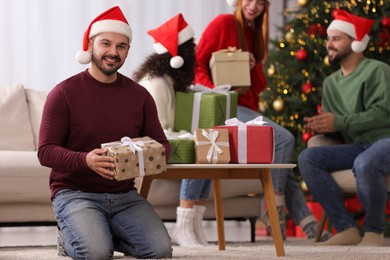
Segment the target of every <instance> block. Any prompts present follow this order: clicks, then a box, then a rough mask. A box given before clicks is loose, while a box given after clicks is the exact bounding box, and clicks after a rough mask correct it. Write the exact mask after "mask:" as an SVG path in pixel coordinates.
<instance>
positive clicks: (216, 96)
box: [174, 85, 238, 133]
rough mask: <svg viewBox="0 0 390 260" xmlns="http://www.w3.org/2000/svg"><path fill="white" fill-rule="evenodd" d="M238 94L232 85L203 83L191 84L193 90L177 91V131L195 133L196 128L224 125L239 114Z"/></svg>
mask: <svg viewBox="0 0 390 260" xmlns="http://www.w3.org/2000/svg"><path fill="white" fill-rule="evenodd" d="M237 102H238V95H237V93H236V92H234V91H230V86H228V85H224V86H217V87H215V88H214V89H211V88H207V87H205V86H201V85H193V86H191V91H186V92H184V91H183V92H181V91H178V92H176V107H175V127H174V128H175V131H176V132H178V131H181V130H185V131H188V132H191V133H194V130H195V129H196V128H212V127H214V126H216V125H223V124H224V122H225V120H226V119H228V118H232V117H236V116H237Z"/></svg>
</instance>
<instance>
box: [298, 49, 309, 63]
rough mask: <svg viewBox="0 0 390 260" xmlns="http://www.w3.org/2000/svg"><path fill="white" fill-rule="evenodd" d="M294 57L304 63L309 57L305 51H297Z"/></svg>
mask: <svg viewBox="0 0 390 260" xmlns="http://www.w3.org/2000/svg"><path fill="white" fill-rule="evenodd" d="M295 56H297V59H298V60H299V61H305V60H306V59H307V58H308V57H309V54H308V53H307V51H306V50H305V49H300V50H298V51H297V53H296V54H295Z"/></svg>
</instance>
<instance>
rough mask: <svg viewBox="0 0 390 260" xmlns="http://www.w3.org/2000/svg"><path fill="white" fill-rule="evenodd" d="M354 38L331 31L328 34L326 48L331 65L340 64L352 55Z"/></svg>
mask: <svg viewBox="0 0 390 260" xmlns="http://www.w3.org/2000/svg"><path fill="white" fill-rule="evenodd" d="M352 42H353V38H352V37H350V36H349V35H347V34H345V33H343V32H340V31H337V30H330V31H329V32H328V42H327V44H326V48H327V50H328V57H329V63H330V64H332V65H333V64H339V63H340V62H342V61H343V60H344V59H345V58H346V57H348V56H349V55H350V54H351V53H352V49H351V44H352Z"/></svg>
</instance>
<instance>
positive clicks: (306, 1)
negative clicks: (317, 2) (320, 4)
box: [297, 0, 309, 7]
mask: <svg viewBox="0 0 390 260" xmlns="http://www.w3.org/2000/svg"><path fill="white" fill-rule="evenodd" d="M297 4H298V5H299V6H300V7H305V6H306V5H308V4H309V0H297Z"/></svg>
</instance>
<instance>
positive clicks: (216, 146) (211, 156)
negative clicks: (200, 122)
mask: <svg viewBox="0 0 390 260" xmlns="http://www.w3.org/2000/svg"><path fill="white" fill-rule="evenodd" d="M202 135H203V136H204V137H205V138H206V139H207V140H208V141H195V144H196V145H210V144H211V145H210V148H209V150H208V152H207V156H206V158H207V161H208V162H211V163H217V162H218V156H219V155H220V154H222V153H223V151H222V149H221V148H220V146H225V147H229V142H217V139H218V136H219V131H218V130H214V129H209V132H207V131H206V130H204V129H202Z"/></svg>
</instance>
